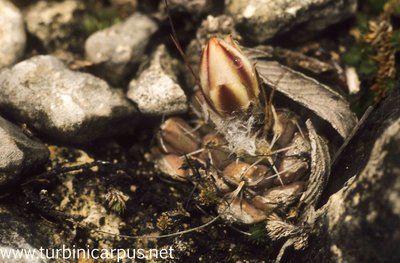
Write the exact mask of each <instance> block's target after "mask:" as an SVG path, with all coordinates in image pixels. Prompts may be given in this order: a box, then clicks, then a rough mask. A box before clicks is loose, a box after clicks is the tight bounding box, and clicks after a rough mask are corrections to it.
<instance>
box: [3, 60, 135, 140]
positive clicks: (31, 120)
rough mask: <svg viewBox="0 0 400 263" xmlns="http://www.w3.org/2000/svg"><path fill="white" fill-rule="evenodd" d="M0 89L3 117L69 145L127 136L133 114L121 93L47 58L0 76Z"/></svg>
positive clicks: (87, 75) (97, 79)
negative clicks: (109, 137) (115, 135)
mask: <svg viewBox="0 0 400 263" xmlns="http://www.w3.org/2000/svg"><path fill="white" fill-rule="evenodd" d="M0 86H1V87H2V88H1V89H0V110H1V111H4V112H6V113H7V114H9V115H10V116H12V118H14V119H15V120H17V121H19V122H23V123H26V124H27V125H28V127H33V128H35V129H36V130H38V131H40V132H42V133H44V134H47V135H49V136H50V137H52V138H54V139H56V140H58V141H63V142H68V143H84V142H88V141H92V140H94V139H97V138H99V137H105V136H109V135H113V134H117V133H125V131H126V129H127V128H129V127H130V126H131V125H132V121H133V119H134V118H133V117H135V115H136V112H137V110H136V108H135V107H134V105H133V104H132V103H131V102H130V101H129V100H128V99H126V97H125V96H124V94H123V92H122V91H120V90H118V89H112V88H111V87H110V86H109V85H108V84H107V83H106V82H105V81H104V80H102V79H100V78H97V77H94V76H93V75H90V74H87V73H81V72H75V71H71V70H69V69H68V68H67V67H66V66H65V65H64V64H63V63H62V62H61V61H60V60H59V59H57V58H55V57H53V56H50V55H40V56H35V57H32V58H30V59H28V60H25V61H22V62H20V63H18V64H16V65H15V66H14V67H12V68H11V69H6V70H3V71H1V72H0Z"/></svg>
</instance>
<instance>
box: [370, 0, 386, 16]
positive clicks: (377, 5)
mask: <svg viewBox="0 0 400 263" xmlns="http://www.w3.org/2000/svg"><path fill="white" fill-rule="evenodd" d="M386 2H387V0H367V4H368V6H369V8H370V9H371V11H372V12H374V13H376V14H379V13H381V12H382V11H383V6H384V5H385V3H386Z"/></svg>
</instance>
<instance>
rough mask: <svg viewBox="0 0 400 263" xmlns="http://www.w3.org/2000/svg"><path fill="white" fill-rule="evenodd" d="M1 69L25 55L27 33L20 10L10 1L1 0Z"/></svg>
mask: <svg viewBox="0 0 400 263" xmlns="http://www.w3.org/2000/svg"><path fill="white" fill-rule="evenodd" d="M0 43H1V45H0V69H1V68H3V67H7V66H10V65H12V64H14V63H15V62H17V61H18V60H19V59H20V58H21V56H22V55H23V52H24V49H25V44H26V34H25V28H24V20H23V18H22V15H21V13H20V12H19V10H18V9H17V8H16V7H15V6H14V5H13V4H12V3H11V2H9V1H7V0H0Z"/></svg>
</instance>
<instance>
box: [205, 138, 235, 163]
mask: <svg viewBox="0 0 400 263" xmlns="http://www.w3.org/2000/svg"><path fill="white" fill-rule="evenodd" d="M202 144H203V147H204V148H205V149H207V150H205V151H203V152H202V153H201V155H200V158H202V159H204V160H209V161H210V162H211V163H212V164H213V165H214V166H215V167H217V168H218V169H223V168H224V167H225V166H226V165H227V164H229V162H231V161H230V160H229V152H227V151H224V150H223V148H222V146H224V145H226V140H225V139H224V138H222V137H221V136H219V135H217V134H215V133H208V134H206V135H205V136H204V137H203V140H202Z"/></svg>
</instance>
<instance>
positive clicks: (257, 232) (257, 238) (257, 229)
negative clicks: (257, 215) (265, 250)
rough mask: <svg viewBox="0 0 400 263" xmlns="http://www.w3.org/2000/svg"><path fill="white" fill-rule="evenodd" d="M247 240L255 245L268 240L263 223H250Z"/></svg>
mask: <svg viewBox="0 0 400 263" xmlns="http://www.w3.org/2000/svg"><path fill="white" fill-rule="evenodd" d="M249 233H250V235H249V237H248V238H249V240H250V242H252V243H254V244H256V245H263V244H266V243H267V242H268V236H267V229H266V228H265V223H258V224H254V225H251V226H250V228H249Z"/></svg>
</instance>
